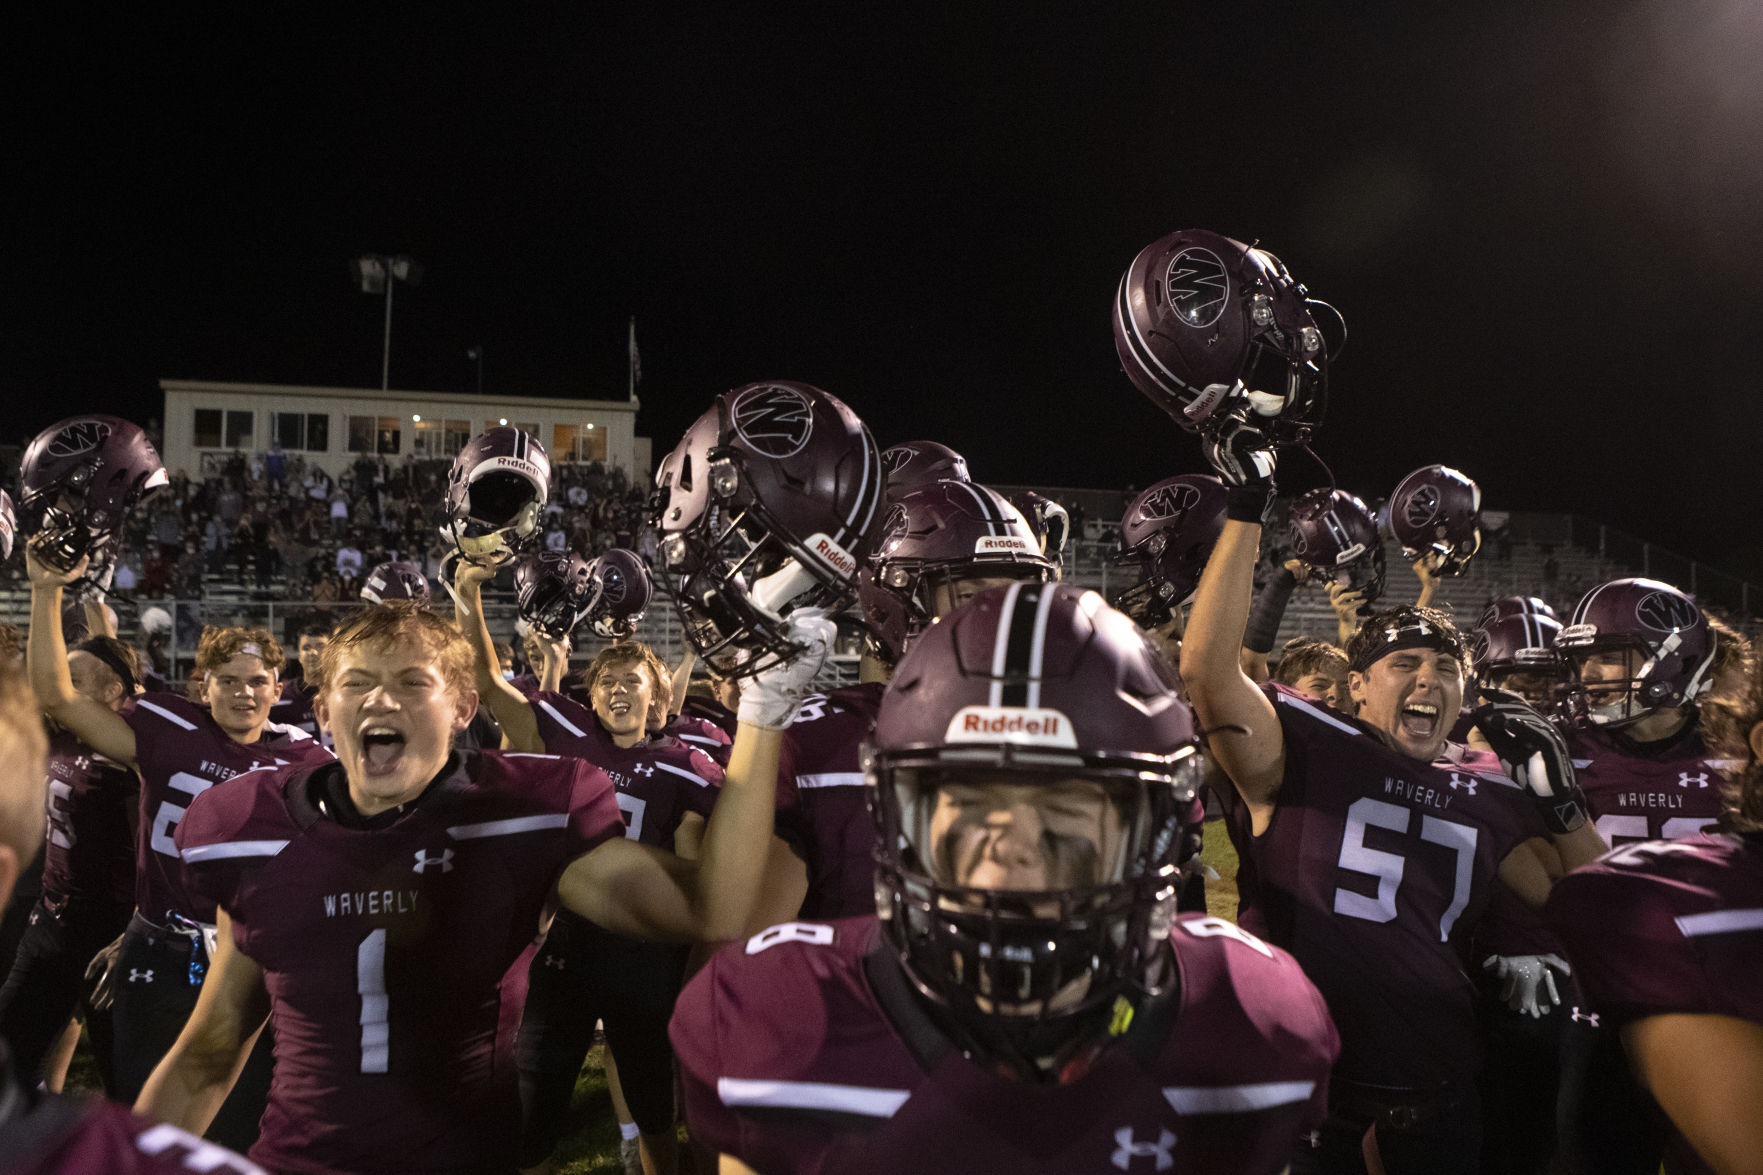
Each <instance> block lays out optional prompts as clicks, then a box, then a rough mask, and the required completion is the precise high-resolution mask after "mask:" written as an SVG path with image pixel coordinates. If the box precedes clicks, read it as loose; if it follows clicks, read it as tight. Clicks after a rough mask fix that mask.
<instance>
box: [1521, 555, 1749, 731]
mask: <svg viewBox="0 0 1763 1175" xmlns="http://www.w3.org/2000/svg"><path fill="white" fill-rule="evenodd" d="M1714 639H1715V638H1714V630H1713V629H1712V628H1710V627H1709V626H1708V618H1707V617H1706V616H1703V615H1702V610H1701V609H1700V608H1698V607H1696V602H1695V601H1694V600H1692V599H1690V598H1689V597H1688V596H1686V595H1684V594H1683V593H1682V592H1680V591H1678V590H1677V589H1676V588H1674V587H1672V586H1671V585H1670V584H1668V583H1661V582H1660V581H1658V580H1656V579H1617V580H1612V581H1611V582H1609V583H1606V584H1600V585H1599V586H1597V587H1595V588H1593V589H1592V590H1591V591H1589V592H1587V593H1586V594H1585V596H1584V598H1582V599H1581V600H1580V601H1579V603H1578V604H1577V605H1576V606H1575V607H1574V609H1573V616H1572V617H1571V618H1570V619H1569V620H1568V622H1567V626H1566V627H1565V628H1563V629H1562V630H1561V634H1560V635H1559V636H1558V637H1556V638H1555V647H1556V648H1557V649H1558V650H1560V652H1561V655H1562V656H1563V657H1565V658H1566V659H1567V663H1568V665H1569V666H1570V667H1571V669H1572V674H1571V676H1570V677H1569V679H1568V707H1569V709H1568V712H1569V714H1570V715H1571V717H1572V718H1573V719H1574V721H1576V722H1579V723H1582V724H1589V725H1592V726H1599V727H1603V728H1605V729H1609V730H1614V729H1618V728H1620V727H1624V726H1628V725H1629V724H1631V723H1633V722H1636V721H1638V720H1640V719H1642V718H1645V717H1646V716H1647V715H1648V714H1651V713H1653V712H1654V711H1656V710H1663V709H1668V708H1678V709H1688V708H1690V707H1691V706H1694V705H1695V703H1696V699H1697V698H1699V697H1701V696H1702V694H1703V693H1705V692H1706V691H1707V690H1708V688H1709V686H1711V685H1712V684H1713V674H1712V673H1711V669H1712V667H1713V664H1714ZM1604 653H1626V654H1627V658H1628V665H1629V668H1628V669H1627V670H1626V671H1625V672H1626V674H1627V676H1626V677H1615V678H1608V677H1605V678H1601V679H1597V680H1594V681H1593V682H1592V683H1591V684H1590V685H1589V686H1588V684H1587V683H1586V681H1585V680H1584V676H1585V673H1586V666H1587V663H1588V662H1589V661H1592V660H1593V659H1595V658H1596V659H1600V660H1602V658H1599V654H1604Z"/></svg>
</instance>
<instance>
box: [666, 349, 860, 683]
mask: <svg viewBox="0 0 1763 1175" xmlns="http://www.w3.org/2000/svg"><path fill="white" fill-rule="evenodd" d="M881 498H882V467H881V453H880V451H879V450H878V449H877V448H876V446H875V440H874V439H873V438H872V437H871V436H870V435H869V429H868V428H866V427H864V424H863V422H862V421H861V420H859V419H858V418H857V414H856V413H854V412H852V411H851V410H850V409H849V408H847V407H845V405H844V404H843V403H841V402H840V401H839V400H838V399H836V398H835V397H833V396H831V395H828V394H827V393H826V392H823V391H821V390H820V389H819V388H815V387H810V386H809V385H808V384H803V383H788V382H784V381H781V380H780V381H774V382H770V383H755V384H748V385H746V386H745V387H741V388H736V389H735V390H734V391H732V392H727V393H724V394H723V395H721V396H718V397H717V398H716V403H715V404H714V405H712V406H711V408H710V410H709V411H708V412H706V413H704V415H702V416H700V417H699V418H698V420H697V423H695V424H693V425H692V427H691V428H689V429H687V430H686V435H685V436H684V437H683V438H681V440H680V442H679V445H678V446H677V447H676V448H675V449H674V450H673V452H672V453H669V454H668V455H667V457H666V458H665V459H663V461H662V463H661V468H660V469H659V470H658V471H657V472H656V497H655V518H654V522H655V526H656V527H657V528H658V529H659V530H660V532H661V567H660V570H661V572H662V574H663V577H664V586H665V588H666V589H667V591H668V592H669V594H670V595H672V597H673V599H674V603H675V605H676V606H677V607H678V608H679V612H680V618H681V620H682V621H683V622H684V625H685V630H686V637H687V639H688V640H690V641H691V643H692V647H693V648H694V649H696V650H697V653H698V656H699V657H701V658H702V659H703V660H704V662H705V664H706V665H707V666H709V668H710V669H711V670H712V671H713V672H715V673H717V674H719V675H721V676H725V677H726V676H741V675H746V674H751V673H756V672H758V671H759V670H760V669H763V668H765V667H766V666H767V665H769V664H775V663H776V661H777V660H778V659H779V658H785V657H789V656H793V655H794V654H795V653H796V652H797V646H795V645H793V644H792V643H791V642H790V640H789V637H788V625H787V624H785V623H784V620H785V618H786V617H787V615H788V614H789V613H790V612H791V611H792V610H793V609H796V608H799V607H817V608H826V609H828V610H836V609H837V607H838V605H839V604H840V603H841V602H843V601H844V600H845V599H847V598H849V596H850V595H851V593H852V592H853V591H854V590H855V589H856V586H857V569H858V567H859V566H861V565H862V563H863V561H864V560H866V559H867V558H868V557H869V546H870V531H871V528H872V527H873V526H874V524H875V523H876V521H878V520H879V518H880V513H879V511H878V510H877V507H878V506H879V505H880V503H881Z"/></svg>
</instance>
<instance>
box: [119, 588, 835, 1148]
mask: <svg viewBox="0 0 1763 1175" xmlns="http://www.w3.org/2000/svg"><path fill="white" fill-rule="evenodd" d="M787 634H788V635H789V636H791V637H792V638H794V641H795V643H796V644H797V646H798V647H801V648H803V649H805V650H806V651H805V652H804V653H803V654H802V655H801V656H800V657H799V658H798V659H796V660H782V661H778V662H776V663H775V664H774V665H773V666H772V667H771V668H770V670H769V672H768V673H763V674H760V675H759V676H757V677H756V678H755V679H754V683H753V688H752V689H751V690H749V691H748V696H747V697H745V698H744V699H743V703H742V719H743V726H742V729H741V735H742V736H743V737H741V738H738V739H737V740H736V748H735V753H734V755H733V756H732V758H731V762H730V768H729V772H728V775H727V777H726V779H725V785H724V787H723V789H722V791H721V792H720V794H719V796H718V800H717V805H716V808H715V812H714V815H713V816H712V817H711V819H710V820H709V821H708V823H707V825H706V828H705V832H704V837H703V842H702V846H701V850H700V855H699V858H698V860H697V861H688V860H684V859H681V858H679V857H676V856H673V855H672V854H669V853H665V852H662V851H660V850H658V849H655V848H652V847H650V846H648V845H643V844H641V843H639V842H637V841H635V840H629V839H627V838H625V837H623V836H622V835H620V834H621V832H622V831H623V829H624V824H623V822H622V820H621V819H620V817H619V809H618V804H617V800H616V795H617V792H616V789H615V787H614V785H613V783H612V781H611V779H610V778H609V777H608V776H607V775H606V773H605V772H604V771H602V770H600V769H598V768H596V767H593V766H591V765H590V764H588V763H586V762H584V761H582V760H580V759H574V758H562V759H560V758H555V757H552V756H548V755H532V754H512V753H511V754H507V755H504V754H501V753H497V752H456V751H454V749H453V739H454V736H455V735H456V734H458V732H460V731H462V730H463V729H464V728H465V726H466V724H467V723H468V722H469V721H470V719H471V716H472V714H473V712H474V711H475V710H476V709H477V704H478V701H477V698H478V695H477V690H476V688H475V687H474V676H475V668H474V662H475V658H474V656H473V652H472V648H471V645H470V643H469V642H468V641H467V640H466V638H465V637H464V636H463V634H461V633H460V631H459V629H458V627H457V626H455V625H454V624H453V623H451V622H450V621H446V620H442V619H440V618H439V617H437V616H435V615H434V614H433V613H431V612H428V611H425V610H423V609H421V608H418V607H416V606H415V605H413V604H411V603H410V602H407V601H400V602H396V603H392V604H381V605H375V606H373V607H370V608H366V609H364V610H362V611H361V612H360V613H358V614H357V615H356V616H355V617H353V618H352V619H350V620H349V621H346V622H345V623H344V624H343V625H342V626H340V627H339V628H338V629H337V631H336V632H335V633H333V634H332V636H331V641H330V644H329V645H328V646H327V647H326V649H325V656H324V661H323V663H322V664H321V666H320V672H319V679H318V682H317V683H316V684H317V686H318V697H317V713H318V717H319V720H320V722H321V724H322V725H323V726H324V727H325V728H326V729H328V730H329V731H330V732H331V734H332V737H333V738H334V740H335V744H336V749H337V761H336V762H334V763H326V764H323V765H320V766H317V767H313V766H302V765H293V766H288V767H281V768H274V769H269V770H263V771H257V772H253V773H251V774H248V775H245V776H241V777H239V778H237V779H235V780H230V781H228V782H227V783H225V784H222V785H220V786H218V787H215V788H211V789H209V790H208V791H206V792H205V793H204V794H202V795H201V796H198V797H197V799H196V800H195V802H194V803H193V804H192V805H191V807H190V811H189V813H188V814H187V815H186V816H185V818H184V819H183V821H182V822H181V824H180V825H179V827H178V831H177V843H178V848H179V850H180V851H181V853H182V855H183V861H184V866H185V877H186V880H187V881H188V884H189V885H190V886H191V888H192V889H193V890H195V891H196V892H198V893H200V894H202V895H203V896H205V897H206V898H207V899H208V900H210V901H212V902H214V903H215V904H216V905H217V907H218V909H219V927H218V949H217V951H216V953H215V958H214V962H213V967H212V971H211V974H210V977H209V980H208V983H207V984H206V985H205V986H204V989H203V999H202V1002H201V1004H200V1005H199V1006H198V1008H197V1011H196V1014H195V1015H194V1016H193V1017H192V1018H191V1021H190V1024H189V1025H188V1027H187V1028H186V1030H185V1031H184V1033H183V1035H181V1036H180V1037H179V1038H178V1041H177V1044H176V1045H175V1046H174V1048H173V1049H172V1051H171V1053H170V1054H169V1055H168V1056H167V1057H166V1059H165V1061H164V1062H163V1063H162V1064H161V1065H160V1067H159V1068H158V1069H157V1070H156V1071H155V1072H154V1074H153V1077H152V1079H151V1080H150V1081H149V1082H148V1085H147V1087H146V1089H145V1090H144V1091H143V1092H142V1095H141V1099H140V1102H139V1107H140V1109H141V1110H142V1111H143V1112H144V1113H147V1114H149V1115H151V1116H154V1117H158V1118H161V1119H163V1120H167V1121H170V1122H173V1123H174V1124H178V1125H181V1126H183V1127H185V1128H186V1129H197V1128H200V1127H201V1126H202V1125H203V1124H204V1123H206V1121H207V1120H208V1119H209V1117H210V1116H211V1115H212V1114H213V1113H214V1111H215V1107H216V1106H217V1105H218V1104H219V1102H220V1100H221V1098H222V1097H224V1095H225V1093H226V1090H227V1087H228V1086H229V1085H230V1083H231V1081H232V1077H233V1074H234V1073H235V1071H236V1068H237V1066H238V1064H239V1061H240V1058H241V1057H242V1056H243V1055H244V1052H245V1050H246V1048H247V1047H248V1045H249V1042H250V1040H251V1038H252V1036H253V1035H254V1034H255V1033H256V1032H257V1030H258V1028H259V1027H260V1026H261V1025H262V1023H263V1022H264V1020H265V1018H266V1017H267V1016H269V1015H271V1014H273V1016H274V1020H275V1025H276V1035H277V1041H278V1050H277V1053H278V1056H277V1065H276V1068H275V1079H274V1083H273V1085H272V1088H271V1091H270V1096H269V1105H268V1108H267V1110H266V1111H265V1113H264V1116H263V1125H262V1135H261V1137H260V1138H259V1140H258V1142H257V1144H256V1146H255V1147H254V1148H253V1155H254V1157H255V1158H256V1159H257V1161H259V1162H261V1163H263V1164H264V1165H266V1166H269V1167H272V1168H274V1169H277V1170H300V1169H308V1170H312V1169H322V1170H345V1171H361V1170H398V1171H460V1172H463V1171H478V1170H502V1169H506V1167H507V1166H508V1165H509V1164H510V1163H511V1161H512V1159H513V1156H514V1155H515V1153H516V1147H517V1145H518V1134H519V1126H520V1111H519V1096H518V1094H519V1091H518V1082H517V1080H516V1076H515V1072H514V1066H513V1063H512V1062H513V1059H514V1049H513V1045H514V1039H513V1037H514V1030H515V1027H516V1025H517V1023H518V1020H519V1009H520V1008H521V1005H522V1004H523V1002H524V998H525V980H526V975H527V968H528V964H529V963H530V961H531V958H532V955H533V954H534V953H535V951H536V949H537V947H538V945H539V942H540V938H541V936H542V933H543V930H544V928H545V926H546V924H547V922H548V921H549V916H550V913H551V911H552V910H553V909H554V908H555V907H556V906H559V905H560V906H562V907H563V908H565V909H568V910H571V911H573V912H575V913H577V914H580V915H581V916H583V917H585V918H588V919H590V920H592V921H594V922H596V923H598V924H599V925H601V926H603V927H605V928H606V929H608V930H610V931H613V932H615V933H619V934H624V935H627V936H630V937H635V938H652V939H671V940H676V941H677V940H698V939H722V938H730V937H733V936H735V935H737V934H739V933H741V932H742V929H743V928H744V927H745V926H746V925H747V922H748V919H749V918H750V916H751V911H752V908H753V905H754V903H755V900H756V897H757V892H758V889H759V883H760V875H761V870H762V868H763V863H764V859H765V855H764V854H763V853H761V852H755V851H754V850H755V848H756V846H758V845H762V844H765V843H766V842H767V841H768V840H769V838H770V830H771V813H772V802H773V786H774V785H773V780H774V773H775V771H776V763H777V746H778V740H779V737H780V736H779V734H778V731H779V730H780V729H781V728H782V726H783V725H784V723H785V722H786V721H787V720H788V714H789V713H792V712H793V710H794V706H795V704H796V703H797V702H798V701H799V699H800V696H801V692H803V691H804V690H805V687H806V680H805V679H803V675H804V674H806V675H808V676H810V677H811V675H812V672H813V670H814V669H815V668H817V667H818V663H819V658H820V656H821V655H822V654H821V653H820V652H819V650H823V649H824V647H825V642H824V641H823V640H821V641H816V640H815V639H814V638H813V632H812V630H810V629H809V627H808V626H807V625H805V624H801V623H797V624H793V625H790V626H788V629H787Z"/></svg>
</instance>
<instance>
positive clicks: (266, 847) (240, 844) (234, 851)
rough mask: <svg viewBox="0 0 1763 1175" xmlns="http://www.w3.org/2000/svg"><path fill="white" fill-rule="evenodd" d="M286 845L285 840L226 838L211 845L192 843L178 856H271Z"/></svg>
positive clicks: (208, 858)
mask: <svg viewBox="0 0 1763 1175" xmlns="http://www.w3.org/2000/svg"><path fill="white" fill-rule="evenodd" d="M287 847H288V842H287V841H285V840H228V841H221V842H220V843H218V844H212V845H194V846H192V847H190V848H187V849H184V850H183V851H182V852H181V853H179V856H181V857H183V859H184V860H186V861H220V860H224V859H226V858H228V857H273V856H275V855H276V854H277V853H279V852H281V851H282V850H283V849H285V848H287Z"/></svg>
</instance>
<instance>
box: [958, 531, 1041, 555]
mask: <svg viewBox="0 0 1763 1175" xmlns="http://www.w3.org/2000/svg"><path fill="white" fill-rule="evenodd" d="M973 553H974V554H975V555H997V554H1011V555H1038V554H1040V553H1041V552H1040V549H1039V548H1038V547H1036V546H1035V545H1034V544H1033V543H1031V542H1029V541H1028V540H1027V539H1025V538H1019V537H1017V536H1016V535H1013V534H988V535H982V536H980V540H979V541H978V542H977V543H974V544H973Z"/></svg>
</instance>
